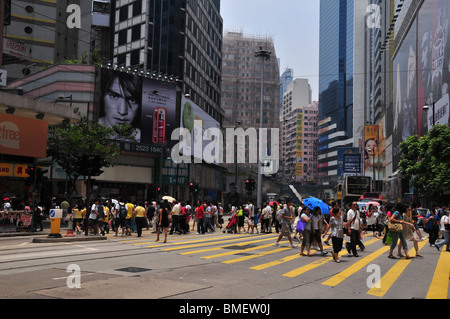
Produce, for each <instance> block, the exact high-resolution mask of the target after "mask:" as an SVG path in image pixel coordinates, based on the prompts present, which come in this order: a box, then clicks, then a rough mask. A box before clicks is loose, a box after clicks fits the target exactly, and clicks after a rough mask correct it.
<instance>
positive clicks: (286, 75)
mask: <svg viewBox="0 0 450 319" xmlns="http://www.w3.org/2000/svg"><path fill="white" fill-rule="evenodd" d="M293 80H294V69H291V68H286V70H284V71H283V73H282V74H281V76H280V82H281V83H280V103H283V95H284V93H286V90H287V86H288V85H289V83H291V82H292V81H293Z"/></svg>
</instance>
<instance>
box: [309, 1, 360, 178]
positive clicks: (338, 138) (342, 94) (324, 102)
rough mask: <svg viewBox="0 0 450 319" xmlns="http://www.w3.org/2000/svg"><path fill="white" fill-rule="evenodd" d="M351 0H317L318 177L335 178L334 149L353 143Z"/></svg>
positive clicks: (335, 158)
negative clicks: (318, 14)
mask: <svg viewBox="0 0 450 319" xmlns="http://www.w3.org/2000/svg"><path fill="white" fill-rule="evenodd" d="M353 22H354V0H340V1H329V0H322V1H321V2H320V53H319V121H320V122H319V124H320V127H319V146H318V152H319V176H321V179H322V181H323V182H324V183H325V184H330V183H332V182H333V181H335V180H336V179H337V149H338V148H339V147H346V146H349V145H352V144H353V141H350V140H351V139H352V137H353V115H352V114H353V34H354V30H353V29H354V26H353V25H354V23H353Z"/></svg>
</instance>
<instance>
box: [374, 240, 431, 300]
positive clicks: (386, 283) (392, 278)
mask: <svg viewBox="0 0 450 319" xmlns="http://www.w3.org/2000/svg"><path fill="white" fill-rule="evenodd" d="M426 243H427V241H421V242H420V243H419V251H420V250H421V249H422V248H423V247H424V246H425V244H426ZM415 251H416V250H415V249H414V247H413V248H412V249H410V250H409V252H408V254H409V255H410V256H412V255H413V254H414V253H415ZM411 261H412V259H400V260H399V261H397V263H396V264H395V265H394V266H392V267H391V268H390V269H389V271H388V272H387V273H386V274H385V275H384V276H383V277H382V278H381V279H380V281H379V282H377V283H376V284H375V285H374V287H373V288H371V289H370V290H369V291H368V292H367V294H368V295H372V296H377V297H383V296H384V295H385V294H386V293H387V292H388V291H389V289H391V287H392V285H393V284H394V283H395V282H396V281H397V279H398V278H399V277H400V275H401V274H402V273H403V272H404V271H405V269H406V267H408V265H409V264H410V263H411ZM377 286H379V287H380V288H377Z"/></svg>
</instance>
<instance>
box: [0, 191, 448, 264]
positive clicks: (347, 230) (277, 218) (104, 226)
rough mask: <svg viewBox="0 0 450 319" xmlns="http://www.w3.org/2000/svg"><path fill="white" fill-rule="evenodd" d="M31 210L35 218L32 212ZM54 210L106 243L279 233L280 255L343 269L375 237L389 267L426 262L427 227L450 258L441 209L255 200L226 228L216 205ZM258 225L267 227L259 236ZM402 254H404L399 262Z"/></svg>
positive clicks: (124, 204) (99, 205) (237, 209)
mask: <svg viewBox="0 0 450 319" xmlns="http://www.w3.org/2000/svg"><path fill="white" fill-rule="evenodd" d="M0 208H1V210H2V211H4V212H8V211H12V210H13V205H12V204H11V201H10V200H9V199H8V200H3V203H2V206H0ZM25 208H28V210H29V211H30V209H29V207H27V206H24V207H23V209H24V210H25ZM54 208H60V209H62V210H63V221H62V222H63V223H66V225H68V226H69V227H71V228H72V230H73V231H74V232H76V234H82V233H85V232H88V233H90V234H93V235H96V236H104V235H105V234H109V232H110V231H112V232H113V235H114V236H119V234H120V235H121V236H122V237H125V236H131V235H132V233H136V234H137V237H141V236H142V231H143V230H144V229H147V230H150V229H151V230H152V233H154V234H156V237H157V238H156V241H159V240H160V235H161V234H162V235H163V236H164V242H167V236H168V235H173V234H174V233H178V234H180V235H181V234H187V233H189V232H191V231H192V232H193V231H196V234H205V233H208V232H211V233H213V232H215V231H216V230H217V229H220V230H222V231H223V232H227V233H237V234H240V233H246V234H254V233H257V234H258V233H272V230H273V229H274V230H275V232H276V233H277V234H279V235H278V237H277V239H276V241H275V244H274V245H275V246H276V247H279V246H280V241H281V240H282V239H283V237H287V239H288V241H289V243H290V245H291V247H292V248H297V247H298V245H300V254H301V255H302V256H313V255H314V251H320V254H321V255H327V254H328V251H325V249H324V247H325V246H331V247H332V249H331V255H332V257H333V259H334V260H335V261H336V262H340V259H339V253H340V251H341V250H342V249H346V250H347V252H348V253H349V255H351V256H354V257H359V254H358V249H357V248H359V251H361V252H362V251H364V249H365V246H364V243H363V242H362V238H363V235H364V234H365V233H368V232H372V233H373V236H374V237H377V238H380V239H382V242H383V244H385V245H389V246H390V249H389V254H388V258H390V259H396V258H406V259H410V258H412V257H411V256H410V255H409V253H408V241H412V242H413V246H414V248H415V257H423V256H422V255H421V254H420V252H419V245H418V242H420V241H423V240H425V238H424V236H423V234H422V232H421V230H420V229H419V224H421V225H422V228H423V231H424V232H426V233H428V237H429V244H430V246H432V247H436V248H437V249H438V250H441V249H442V247H443V246H444V245H445V246H446V251H447V252H449V251H450V247H449V246H450V235H449V233H450V230H449V208H448V207H447V206H442V207H434V208H432V209H430V210H428V212H426V214H420V213H419V208H417V207H412V206H411V205H409V206H406V205H402V204H397V205H395V206H394V205H389V204H387V205H375V204H373V203H368V204H367V205H364V206H362V209H360V206H359V205H358V203H357V202H352V203H349V204H348V205H347V206H346V207H345V209H344V208H342V207H339V205H338V204H337V203H334V202H333V203H332V204H331V209H330V210H329V211H326V212H322V211H321V210H320V208H319V207H308V206H305V205H304V204H303V203H300V205H298V206H294V205H293V202H292V200H290V199H288V200H286V201H284V202H282V201H280V200H278V201H272V202H266V203H264V204H263V206H262V208H256V207H255V205H254V204H253V203H252V201H251V200H249V201H248V202H247V204H246V205H243V204H239V205H234V206H231V207H230V209H229V213H230V217H229V218H228V221H227V222H225V221H224V208H223V207H222V205H221V203H218V202H213V201H197V203H196V204H195V205H194V207H192V206H191V205H190V203H189V202H179V201H176V200H172V201H168V200H161V201H160V202H156V201H151V202H147V201H146V202H132V201H131V200H130V199H127V200H124V199H123V198H119V199H117V200H116V199H109V200H104V199H102V198H100V197H98V198H95V200H94V203H93V204H92V205H91V207H90V209H89V215H88V216H86V211H87V209H86V203H85V202H84V201H83V200H81V199H79V200H78V201H77V202H76V203H75V204H74V205H70V204H69V202H67V201H66V200H63V201H61V202H60V203H57V201H56V198H54V197H53V198H52V199H51V202H50V204H49V209H54ZM44 211H45V208H43V207H41V206H38V205H36V206H35V209H34V211H33V215H34V216H33V223H34V225H33V226H34V229H36V230H37V229H38V228H40V231H42V229H43V227H42V220H44V219H45V214H44ZM258 225H261V226H260V229H258ZM346 236H347V238H346ZM322 239H324V240H322ZM440 239H443V240H440ZM294 240H296V242H297V243H294ZM330 240H331V245H330V243H329V241H330ZM297 244H298V245H297ZM396 248H397V253H396V254H394V250H395V249H396ZM403 253H404V254H403Z"/></svg>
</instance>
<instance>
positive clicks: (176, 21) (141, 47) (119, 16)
mask: <svg viewBox="0 0 450 319" xmlns="http://www.w3.org/2000/svg"><path fill="white" fill-rule="evenodd" d="M114 2H115V3H114V11H115V21H114V35H113V37H114V41H113V53H112V56H113V59H112V62H113V64H115V65H117V66H125V67H133V68H136V69H137V70H139V71H144V73H145V74H146V73H147V72H148V73H149V74H158V75H163V76H169V77H173V78H178V79H179V80H181V81H182V82H183V85H184V87H183V93H184V94H189V95H190V98H191V100H192V101H193V102H194V103H196V104H197V105H198V106H200V107H201V108H202V109H203V110H205V111H206V112H207V113H208V114H209V115H211V116H212V117H213V118H214V119H216V120H217V121H219V122H221V121H222V115H223V114H222V111H221V108H220V76H221V67H222V61H221V48H222V17H221V16H220V1H218V0H208V1H186V0H175V1H169V0H161V1H154V0H133V1H132V0H125V1H123V0H122V1H114Z"/></svg>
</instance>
